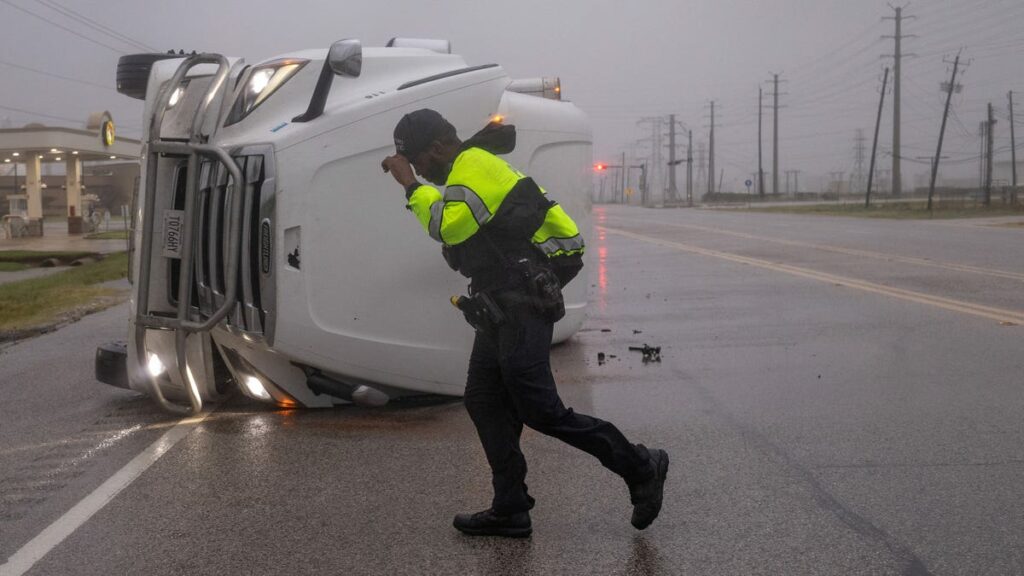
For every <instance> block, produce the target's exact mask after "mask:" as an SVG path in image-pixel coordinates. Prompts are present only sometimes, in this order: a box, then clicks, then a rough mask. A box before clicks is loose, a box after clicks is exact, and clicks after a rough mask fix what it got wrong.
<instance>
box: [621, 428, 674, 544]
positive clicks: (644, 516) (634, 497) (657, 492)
mask: <svg viewBox="0 0 1024 576" xmlns="http://www.w3.org/2000/svg"><path fill="white" fill-rule="evenodd" d="M644 450H647V451H648V452H649V453H650V458H651V459H650V462H651V467H652V468H654V476H652V477H651V478H650V479H649V480H646V481H644V482H640V483H639V484H631V485H630V486H629V499H630V501H631V502H633V518H632V520H631V522H632V524H633V527H635V528H637V529H638V530H643V529H644V528H647V527H648V526H650V525H651V522H654V519H655V518H657V517H658V512H661V501H662V496H663V495H664V492H665V476H666V475H668V452H665V451H664V450H659V449H649V448H644Z"/></svg>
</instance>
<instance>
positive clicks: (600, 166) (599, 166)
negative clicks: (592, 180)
mask: <svg viewBox="0 0 1024 576" xmlns="http://www.w3.org/2000/svg"><path fill="white" fill-rule="evenodd" d="M607 169H608V166H605V165H604V164H601V163H597V164H594V172H604V171H605V170H607Z"/></svg>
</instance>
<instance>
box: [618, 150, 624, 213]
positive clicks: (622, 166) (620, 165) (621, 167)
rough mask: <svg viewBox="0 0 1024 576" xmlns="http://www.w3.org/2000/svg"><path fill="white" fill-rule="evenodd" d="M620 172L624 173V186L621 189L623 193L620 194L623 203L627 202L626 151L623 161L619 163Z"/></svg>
mask: <svg viewBox="0 0 1024 576" xmlns="http://www.w3.org/2000/svg"><path fill="white" fill-rule="evenodd" d="M619 172H620V173H621V174H622V176H621V178H622V188H621V189H620V190H621V192H622V194H621V195H620V196H619V202H620V203H622V204H625V203H626V151H625V150H623V151H622V163H621V164H619Z"/></svg>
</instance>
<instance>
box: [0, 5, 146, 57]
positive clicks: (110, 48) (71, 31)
mask: <svg viewBox="0 0 1024 576" xmlns="http://www.w3.org/2000/svg"><path fill="white" fill-rule="evenodd" d="M0 2H3V3H4V4H7V5H8V6H10V7H11V8H14V9H15V10H19V11H21V12H24V13H25V14H28V15H29V16H32V17H33V18H37V19H39V20H42V21H43V22H46V23H47V24H50V25H51V26H56V27H57V28H60V29H61V30H64V31H65V32H67V33H69V34H74V35H75V36H78V37H79V38H81V39H83V40H87V41H89V42H92V43H93V44H96V45H97V46H102V47H104V48H107V49H109V50H113V51H114V52H117V53H119V54H127V52H125V51H124V50H120V49H118V48H114V47H113V46H111V45H109V44H104V43H103V42H100V41H99V40H96V39H94V38H90V37H88V36H86V35H84V34H80V33H79V32H76V31H74V30H72V29H71V28H68V27H67V26H64V25H62V24H58V23H56V22H54V21H53V20H50V19H49V18H47V17H46V16H40V15H39V14H36V13H35V12H32V11H31V10H28V9H25V8H22V7H21V6H18V5H17V4H15V3H13V2H11V1H10V0H0Z"/></svg>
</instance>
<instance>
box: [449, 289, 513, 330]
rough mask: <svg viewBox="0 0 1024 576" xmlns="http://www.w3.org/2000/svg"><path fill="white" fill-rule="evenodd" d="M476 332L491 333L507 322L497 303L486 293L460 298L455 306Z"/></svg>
mask: <svg viewBox="0 0 1024 576" xmlns="http://www.w3.org/2000/svg"><path fill="white" fill-rule="evenodd" d="M455 305H456V306H457V307H458V308H459V310H461V311H462V315H463V316H464V317H465V318H466V322H468V323H469V325H470V326H472V327H473V328H474V329H475V330H476V331H477V332H486V333H493V332H495V331H496V330H497V329H498V328H499V327H501V326H502V325H504V324H505V323H506V322H508V317H507V316H506V315H505V313H504V312H503V311H502V310H501V307H500V306H498V304H497V302H495V301H494V299H493V298H491V296H490V295H489V294H487V293H486V292H477V293H475V294H473V295H472V296H460V297H459V298H458V300H457V301H456V304H455Z"/></svg>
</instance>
